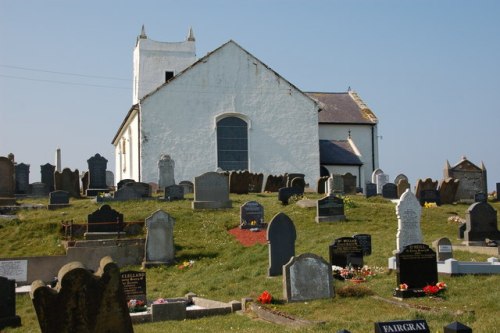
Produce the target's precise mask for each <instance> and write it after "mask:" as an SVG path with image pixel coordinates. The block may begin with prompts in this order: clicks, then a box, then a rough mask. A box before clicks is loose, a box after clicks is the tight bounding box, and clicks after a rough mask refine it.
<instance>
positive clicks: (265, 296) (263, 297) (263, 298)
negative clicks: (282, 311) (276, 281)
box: [257, 290, 273, 304]
mask: <svg viewBox="0 0 500 333" xmlns="http://www.w3.org/2000/svg"><path fill="white" fill-rule="evenodd" d="M272 300H273V296H271V294H270V293H269V292H268V291H267V290H265V291H264V292H263V293H262V294H260V296H259V298H257V302H259V303H261V304H269V303H271V301H272Z"/></svg>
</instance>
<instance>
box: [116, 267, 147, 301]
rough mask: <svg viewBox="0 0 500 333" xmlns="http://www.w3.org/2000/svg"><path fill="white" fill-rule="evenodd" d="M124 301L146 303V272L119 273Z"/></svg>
mask: <svg viewBox="0 0 500 333" xmlns="http://www.w3.org/2000/svg"><path fill="white" fill-rule="evenodd" d="M120 279H121V281H122V285H123V292H124V293H125V299H126V300H127V301H130V300H131V299H137V300H141V301H143V302H147V298H146V272H141V271H125V272H121V273H120Z"/></svg>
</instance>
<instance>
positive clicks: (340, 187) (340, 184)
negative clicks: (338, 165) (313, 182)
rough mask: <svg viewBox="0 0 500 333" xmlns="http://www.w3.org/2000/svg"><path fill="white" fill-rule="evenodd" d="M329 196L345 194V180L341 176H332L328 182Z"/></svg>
mask: <svg viewBox="0 0 500 333" xmlns="http://www.w3.org/2000/svg"><path fill="white" fill-rule="evenodd" d="M326 187H327V194H328V195H333V194H339V195H341V194H344V178H343V177H342V176H341V175H331V176H330V178H328V180H327V182H326Z"/></svg>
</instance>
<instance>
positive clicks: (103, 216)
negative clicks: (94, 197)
mask: <svg viewBox="0 0 500 333" xmlns="http://www.w3.org/2000/svg"><path fill="white" fill-rule="evenodd" d="M87 221H88V226H87V228H88V229H87V231H88V232H118V231H123V214H120V213H119V212H117V211H116V210H114V209H111V207H110V206H109V205H103V206H102V207H101V208H99V209H98V210H96V211H95V212H93V213H92V214H89V215H88V219H87Z"/></svg>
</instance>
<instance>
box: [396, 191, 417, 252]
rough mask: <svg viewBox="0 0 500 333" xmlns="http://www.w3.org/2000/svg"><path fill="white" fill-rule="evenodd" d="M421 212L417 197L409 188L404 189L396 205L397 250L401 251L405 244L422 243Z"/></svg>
mask: <svg viewBox="0 0 500 333" xmlns="http://www.w3.org/2000/svg"><path fill="white" fill-rule="evenodd" d="M421 214H422V207H421V206H420V203H419V202H418V200H417V198H416V197H415V195H414V194H413V193H412V192H411V191H410V190H406V192H405V193H403V195H402V196H401V199H400V200H399V203H398V204H397V205H396V215H397V217H398V232H397V234H396V250H397V251H402V250H403V249H404V248H405V246H407V245H410V244H417V243H422V231H421V229H420V216H421Z"/></svg>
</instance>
